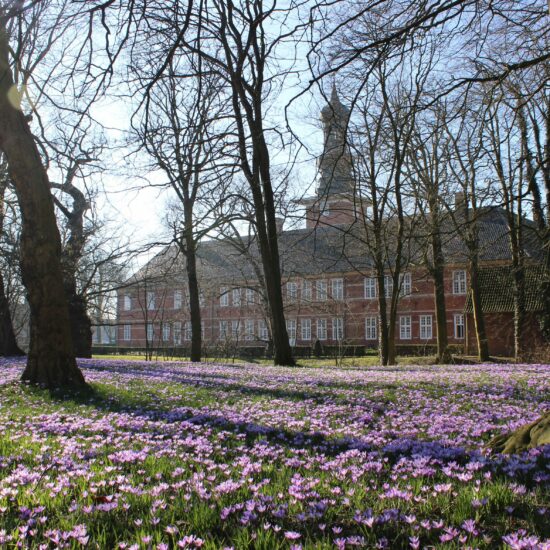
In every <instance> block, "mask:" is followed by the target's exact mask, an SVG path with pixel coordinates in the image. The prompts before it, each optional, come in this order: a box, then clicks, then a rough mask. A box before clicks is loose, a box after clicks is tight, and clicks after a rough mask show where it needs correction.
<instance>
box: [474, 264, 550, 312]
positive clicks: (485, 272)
mask: <svg viewBox="0 0 550 550" xmlns="http://www.w3.org/2000/svg"><path fill="white" fill-rule="evenodd" d="M545 281H548V272H547V271H546V270H545V269H544V267H543V266H540V265H532V266H526V267H525V309H526V311H542V310H543V309H544V302H543V300H542V292H541V285H542V283H544V282H545ZM513 288H514V279H513V270H512V267H511V266H499V267H487V268H481V269H480V270H479V290H480V294H481V308H482V310H483V312H484V313H509V312H513V311H514V293H513ZM464 311H465V312H466V313H472V311H473V304H472V296H471V293H470V294H468V298H467V300H466V305H465V307H464Z"/></svg>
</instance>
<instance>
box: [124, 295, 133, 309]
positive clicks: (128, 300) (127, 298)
mask: <svg viewBox="0 0 550 550" xmlns="http://www.w3.org/2000/svg"><path fill="white" fill-rule="evenodd" d="M131 309H132V297H131V296H128V294H126V296H124V311H130V310H131Z"/></svg>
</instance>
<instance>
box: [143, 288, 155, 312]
mask: <svg viewBox="0 0 550 550" xmlns="http://www.w3.org/2000/svg"><path fill="white" fill-rule="evenodd" d="M145 304H146V307H147V310H148V311H153V310H154V309H155V305H156V304H155V293H154V291H152V290H147V291H146V292H145Z"/></svg>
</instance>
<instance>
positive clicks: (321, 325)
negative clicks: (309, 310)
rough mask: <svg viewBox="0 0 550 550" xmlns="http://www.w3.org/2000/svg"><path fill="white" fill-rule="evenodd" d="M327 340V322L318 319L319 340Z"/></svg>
mask: <svg viewBox="0 0 550 550" xmlns="http://www.w3.org/2000/svg"><path fill="white" fill-rule="evenodd" d="M326 339H327V320H326V319H317V340H326Z"/></svg>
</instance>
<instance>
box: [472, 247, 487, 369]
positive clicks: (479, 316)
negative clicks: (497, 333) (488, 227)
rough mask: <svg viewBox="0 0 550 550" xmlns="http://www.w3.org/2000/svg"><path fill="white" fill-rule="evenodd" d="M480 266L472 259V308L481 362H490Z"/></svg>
mask: <svg viewBox="0 0 550 550" xmlns="http://www.w3.org/2000/svg"><path fill="white" fill-rule="evenodd" d="M478 270H479V268H478V265H477V259H476V258H471V259H470V265H469V271H470V289H471V292H472V306H473V312H474V325H475V329H476V340H477V353H478V357H479V360H480V361H488V360H489V357H490V356H489V342H488V341H487V333H486V331H485V318H484V316H483V310H482V307H481V295H480V291H479V282H478Z"/></svg>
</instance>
